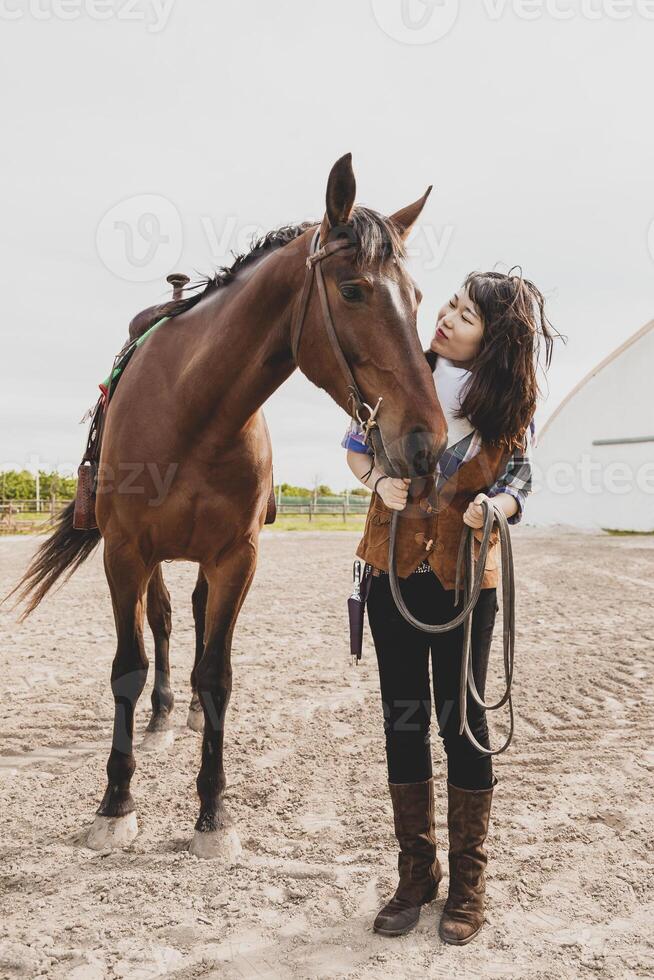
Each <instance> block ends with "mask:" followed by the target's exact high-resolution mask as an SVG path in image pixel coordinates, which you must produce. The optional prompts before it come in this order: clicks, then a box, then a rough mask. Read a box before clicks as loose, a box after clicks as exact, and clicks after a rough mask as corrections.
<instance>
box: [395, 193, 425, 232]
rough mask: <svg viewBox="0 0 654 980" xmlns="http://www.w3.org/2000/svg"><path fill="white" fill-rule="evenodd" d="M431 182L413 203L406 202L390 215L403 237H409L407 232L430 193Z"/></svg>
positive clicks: (418, 215)
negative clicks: (404, 205)
mask: <svg viewBox="0 0 654 980" xmlns="http://www.w3.org/2000/svg"><path fill="white" fill-rule="evenodd" d="M432 186H433V185H432V184H430V185H429V187H428V188H427V190H426V191H425V193H424V194H423V195H422V197H419V198H418V200H417V201H414V202H413V204H407V206H406V207H405V208H402V209H401V210H400V211H396V212H395V214H392V215H391V221H392V222H393V223H394V224H395V225H397V228H398V231H399V232H400V235H401V236H402V238H403V239H406V238H408V237H409V233H410V231H411V229H412V228H413V226H414V224H415V223H416V221H417V220H418V218H419V217H420V212H421V211H422V209H423V208H424V206H425V204H426V202H427V198H428V197H429V195H430V194H431V189H432Z"/></svg>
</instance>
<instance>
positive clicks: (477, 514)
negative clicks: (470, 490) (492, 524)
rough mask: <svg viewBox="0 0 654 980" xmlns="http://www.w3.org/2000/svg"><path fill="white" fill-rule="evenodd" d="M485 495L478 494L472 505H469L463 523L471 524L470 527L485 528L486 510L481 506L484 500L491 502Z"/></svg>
mask: <svg viewBox="0 0 654 980" xmlns="http://www.w3.org/2000/svg"><path fill="white" fill-rule="evenodd" d="M490 499H491V498H490V497H488V496H487V495H486V494H485V493H478V494H477V496H476V497H475V499H474V500H473V501H472V503H470V504H468V507H467V509H466V511H465V513H464V515H463V521H464V523H465V524H469V525H470V527H474V528H479V527H483V526H484V508H483V507H482V506H481V502H482V500H488V501H490Z"/></svg>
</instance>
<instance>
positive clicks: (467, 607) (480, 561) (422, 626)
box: [388, 500, 515, 755]
mask: <svg viewBox="0 0 654 980" xmlns="http://www.w3.org/2000/svg"><path fill="white" fill-rule="evenodd" d="M481 503H482V507H483V508H484V525H483V535H482V540H481V546H480V549H479V557H478V558H477V564H476V569H474V570H473V541H474V530H473V528H472V527H470V525H465V530H464V533H463V534H462V535H461V540H460V542H459V552H458V555H457V561H456V587H455V594H454V604H455V606H458V604H459V588H460V583H461V579H462V575H461V572H462V570H463V569H465V575H464V576H463V609H462V610H461V612H460V613H459V614H458V615H457V616H455V618H454V619H453V620H451V622H449V623H421V622H420V620H419V619H416V617H415V616H414V615H413V614H412V613H411V612H410V611H409V609H407V606H406V604H405V602H404V599H403V597H402V593H401V592H400V583H399V580H398V575H397V570H396V567H395V551H396V537H397V527H398V524H397V522H398V520H399V516H400V515H399V511H397V510H395V511H393V514H392V515H391V533H390V544H389V551H388V577H389V581H390V586H391V593H392V596H393V599H394V600H395V605H396V606H397V608H398V610H399V612H400V613H401V614H402V616H404V618H405V619H406V621H407V622H408V623H410V624H411V625H412V626H414V627H415V628H416V629H419V630H422V631H423V632H424V633H431V634H439V633H447V632H449V630H452V629H456V627H457V626H460V624H461V623H463V624H464V627H463V654H462V657H461V677H460V683H459V717H460V719H461V722H460V726H459V735H463V734H465V736H466V738H467V739H468V741H469V742H470V743H471V744H472V745H473V746H474V747H475V748H476V749H477V750H478V751H479V752H481V753H482V754H483V755H499V754H500V753H501V752H505V751H506V750H507V749H508V747H509V745H510V744H511V739H512V738H513V730H514V715H513V703H512V700H511V686H512V684H513V664H514V654H515V577H514V568H513V552H512V548H511V532H510V531H509V525H508V522H507V519H506V515H505V513H504V511H503V510H502V509H501V508H500V506H499V505H498V504H496V503H494V502H493V501H492V500H482V502H481ZM495 521H497V524H498V529H499V538H500V549H501V555H502V617H503V626H504V630H503V650H504V658H503V659H504V678H505V682H506V689H505V691H504V694H503V695H502V697H501V698H500V699H499V701H497V702H496V703H495V704H487V703H486V702H485V701H484V700H483V698H482V697H481V696H480V694H479V691H478V690H477V685H476V682H475V678H474V674H473V669H472V658H471V647H472V642H471V641H472V613H473V610H474V608H475V606H476V604H477V600H478V598H479V593H480V592H481V583H482V580H483V577H484V570H485V567H486V555H487V553H488V548H489V545H490V536H491V533H492V530H493V524H494V523H495ZM471 582H472V589H470V583H471ZM468 692H470V696H471V697H472V698H473V699H474V700H475V701H476V702H477V704H478V705H479V706H480V707H482V708H484V709H485V710H486V711H495V710H496V709H497V708H501V707H502V706H503V705H504V704H507V703H508V707H509V734H508V736H507V738H506V741H505V742H504V744H503V745H501V746H500V748H499V749H487V748H485V746H483V745H481V744H480V743H479V742H478V741H477V739H476V738H475V736H474V735H473V734H472V731H471V730H470V725H469V724H468V699H467V695H468Z"/></svg>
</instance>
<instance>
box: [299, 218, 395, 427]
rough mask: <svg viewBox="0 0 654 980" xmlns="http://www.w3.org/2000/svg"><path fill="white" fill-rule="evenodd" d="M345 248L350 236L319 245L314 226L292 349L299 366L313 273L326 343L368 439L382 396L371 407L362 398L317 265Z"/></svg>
mask: <svg viewBox="0 0 654 980" xmlns="http://www.w3.org/2000/svg"><path fill="white" fill-rule="evenodd" d="M341 227H342V226H339V228H338V229H332V233H334V232H335V231H338V233H339V234H342V233H343V232H342V231H341V230H340V228H341ZM346 234H347V231H346ZM346 248H356V242H353V241H352V238H351V237H350V236H348V237H345V238H334V239H332V240H330V239H329V238H328V239H327V241H326V242H325V244H324V245H323V246H320V228H317V229H316V231H315V233H314V234H313V236H312V238H311V245H310V246H309V254H308V255H307V259H306V273H305V276H304V284H303V286H302V292H301V294H300V302H299V303H298V307H297V312H296V315H295V318H294V320H293V324H292V326H291V350H292V351H293V360H294V361H295V363H296V364H297V365H298V367H299V365H300V362H299V354H300V341H301V339H302V327H303V326H304V321H305V319H306V314H307V308H308V306H309V299H310V298H311V287H312V285H313V280H314V277H315V280H316V285H317V287H318V296H319V298H320V308H321V310H322V318H323V323H324V325H325V331H326V333H327V337H328V338H329V343H330V344H331V346H332V350H333V352H334V356H335V358H336V361H337V363H338V366H339V367H340V369H341V371H342V373H343V375H344V376H345V380H346V382H347V390H348V403H349V404H350V405H351V406H352V417H353V418H356V419H357V421H358V422H359V423H360V425H361V426H362V428H363V432H364V435H365V437H366V441H368V438H369V432H370V431H371V429H373V428H374V427H375V426H376V425H377V420H376V415H377V412H378V411H379V406H380V404H381V402H382V397H381V395H380V396H379V399H378V401H377V404H376V405H375V407H374V408H372V406H370V405H368V403H367V402H365V401H364V400H363V396H362V395H361V391H360V390H359V386H358V385H357V383H356V381H355V380H354V375H353V374H352V371H351V370H350V365H349V364H348V363H347V358H346V356H345V354H344V353H343V349H342V347H341V345H340V343H339V340H338V335H337V333H336V329H335V327H334V321H333V319H332V313H331V310H330V308H329V300H328V298H327V289H326V287H325V278H324V276H323V274H322V268H321V266H320V263H321V262H322V260H323V259H326V258H327V257H328V256H330V255H334V253H335V252H342V251H343V249H346ZM364 410H365V411H366V412H367V415H366V416H365V417H362V412H363V411H364Z"/></svg>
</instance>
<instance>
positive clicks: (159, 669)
mask: <svg viewBox="0 0 654 980" xmlns="http://www.w3.org/2000/svg"><path fill="white" fill-rule="evenodd" d="M147 615H148V623H149V624H150V629H151V630H152V636H153V637H154V664H155V672H154V687H153V688H152V715H151V717H150V721H149V723H148V727H147V728H146V730H145V737H144V739H143V741H142V742H141V749H143V750H144V751H146V752H156V751H158V750H159V749H163V748H167V747H168V746H169V745H172V742H173V739H174V737H175V736H174V733H173V730H172V718H171V715H172V711H173V704H174V701H175V699H174V697H173V692H172V689H171V687H170V661H169V658H168V651H169V642H170V631H171V627H172V617H171V608H170V593H169V591H168V589H167V588H166V583H165V582H164V579H163V574H162V572H161V565H157V567H156V568H155V570H154V572H153V573H152V575H151V577H150V581H149V582H148V602H147Z"/></svg>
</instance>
